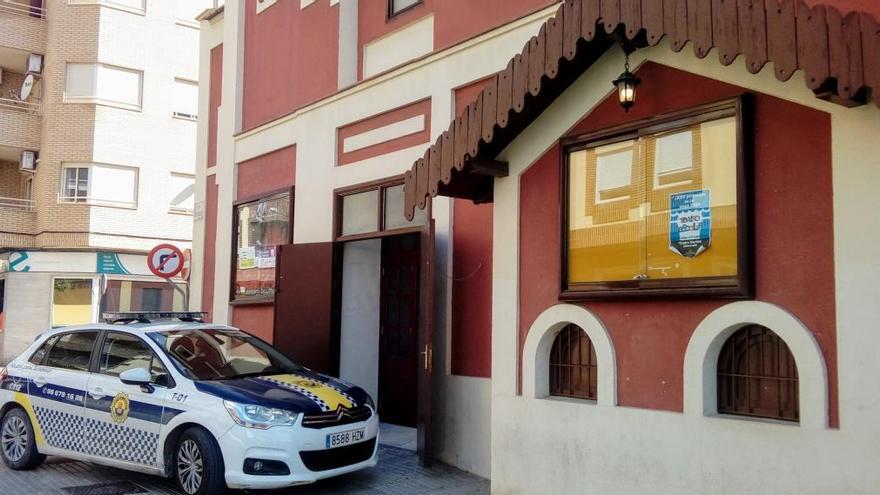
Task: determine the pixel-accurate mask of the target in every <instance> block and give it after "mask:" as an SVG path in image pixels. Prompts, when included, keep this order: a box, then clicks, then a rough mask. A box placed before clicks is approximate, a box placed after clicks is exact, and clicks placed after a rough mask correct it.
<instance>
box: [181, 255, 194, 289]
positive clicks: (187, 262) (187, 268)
mask: <svg viewBox="0 0 880 495" xmlns="http://www.w3.org/2000/svg"><path fill="white" fill-rule="evenodd" d="M191 272H192V249H189V248H187V249H184V250H183V267H181V269H180V278H182V279H183V280H184V281H186V282H189V275H190V273H191Z"/></svg>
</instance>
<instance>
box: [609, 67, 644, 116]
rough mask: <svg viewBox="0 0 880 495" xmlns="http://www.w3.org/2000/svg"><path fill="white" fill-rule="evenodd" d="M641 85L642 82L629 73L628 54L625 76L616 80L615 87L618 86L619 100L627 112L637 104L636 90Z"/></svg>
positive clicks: (624, 70) (624, 69)
mask: <svg viewBox="0 0 880 495" xmlns="http://www.w3.org/2000/svg"><path fill="white" fill-rule="evenodd" d="M639 84H642V80H641V79H639V78H638V77H636V75H635V74H633V73H632V72H630V71H629V53H627V54H626V63H625V64H624V66H623V74H621V75H620V77H618V78H617V79H615V80H614V85H615V86H617V99H618V100H619V101H620V106H622V107H623V109H624V110H625V111H627V112H629V109H630V108H632V107H633V105H635V104H636V88H638V86H639Z"/></svg>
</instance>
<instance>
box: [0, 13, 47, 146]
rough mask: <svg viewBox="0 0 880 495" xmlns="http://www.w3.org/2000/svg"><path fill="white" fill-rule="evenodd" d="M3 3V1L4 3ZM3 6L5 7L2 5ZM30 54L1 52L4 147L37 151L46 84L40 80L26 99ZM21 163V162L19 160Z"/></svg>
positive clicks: (0, 121)
mask: <svg viewBox="0 0 880 495" xmlns="http://www.w3.org/2000/svg"><path fill="white" fill-rule="evenodd" d="M0 2H2V0H0ZM0 5H2V3H0ZM27 55H28V54H27V53H26V52H22V51H20V50H10V49H3V48H0V69H2V72H3V79H2V82H0V146H6V147H11V148H18V149H22V150H25V149H29V150H37V149H39V147H40V122H41V114H42V103H41V101H42V98H41V93H42V84H41V83H40V82H39V78H37V79H36V81H37V82H36V84H35V85H34V86H33V87H32V88H31V91H30V94H29V95H28V94H25V95H24V96H26V98H25V99H22V98H21V96H22V88H23V84H24V82H25V78H26V76H25V71H24V70H22V68H23V66H24V65H25V64H26V63H27V62H26V60H27ZM16 161H17V158H16Z"/></svg>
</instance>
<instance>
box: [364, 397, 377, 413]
mask: <svg viewBox="0 0 880 495" xmlns="http://www.w3.org/2000/svg"><path fill="white" fill-rule="evenodd" d="M366 397H367V398H366V399H364V405H366V406H367V407H369V408H370V409H372V410H373V412H376V403H375V402H373V398H372V397H370V395H369V394H367V396H366Z"/></svg>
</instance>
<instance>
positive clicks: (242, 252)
mask: <svg viewBox="0 0 880 495" xmlns="http://www.w3.org/2000/svg"><path fill="white" fill-rule="evenodd" d="M256 266H257V263H256V249H255V248H254V246H247V247H242V248H238V269H239V270H249V269H251V268H256Z"/></svg>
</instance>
